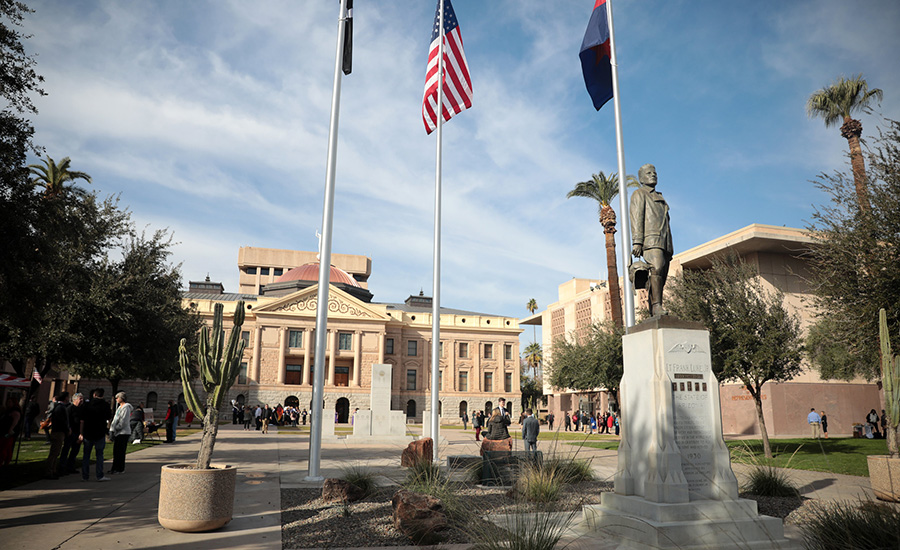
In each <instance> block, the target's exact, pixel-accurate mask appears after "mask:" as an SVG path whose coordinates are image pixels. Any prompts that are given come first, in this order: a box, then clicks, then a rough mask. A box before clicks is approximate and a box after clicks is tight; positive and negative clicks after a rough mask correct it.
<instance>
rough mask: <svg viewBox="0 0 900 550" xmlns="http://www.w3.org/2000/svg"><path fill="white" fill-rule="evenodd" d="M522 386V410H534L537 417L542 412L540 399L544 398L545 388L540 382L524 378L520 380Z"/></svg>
mask: <svg viewBox="0 0 900 550" xmlns="http://www.w3.org/2000/svg"><path fill="white" fill-rule="evenodd" d="M520 386H521V390H522V410H523V411H524V410H525V409H533V410H534V413H535V415H537V413H538V411H539V410H540V406H539V403H540V399H541V397H543V396H544V388H543V386H542V385H541V382H540V380H538V379H537V378H531V377H529V376H523V377H522V378H521V379H520Z"/></svg>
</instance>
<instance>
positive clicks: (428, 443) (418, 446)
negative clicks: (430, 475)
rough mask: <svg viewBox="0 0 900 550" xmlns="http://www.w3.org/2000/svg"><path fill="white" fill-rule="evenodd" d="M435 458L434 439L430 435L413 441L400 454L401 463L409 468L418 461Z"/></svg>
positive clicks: (429, 460)
mask: <svg viewBox="0 0 900 550" xmlns="http://www.w3.org/2000/svg"><path fill="white" fill-rule="evenodd" d="M422 460H427V461H428V462H431V461H432V460H434V440H433V439H431V438H430V437H426V438H423V439H419V440H416V441H413V442H412V443H410V444H409V445H407V446H406V448H405V449H403V454H401V455H400V465H401V466H403V467H405V468H409V467H411V466H413V465H414V464H415V463H416V462H419V461H422Z"/></svg>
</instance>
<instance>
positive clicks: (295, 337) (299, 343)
mask: <svg viewBox="0 0 900 550" xmlns="http://www.w3.org/2000/svg"><path fill="white" fill-rule="evenodd" d="M288 347H289V348H302V347H303V331H302V330H289V331H288Z"/></svg>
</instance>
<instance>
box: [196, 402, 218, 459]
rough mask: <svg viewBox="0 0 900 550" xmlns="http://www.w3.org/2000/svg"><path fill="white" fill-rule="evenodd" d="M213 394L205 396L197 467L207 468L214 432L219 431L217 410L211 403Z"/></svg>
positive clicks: (214, 443) (213, 443)
mask: <svg viewBox="0 0 900 550" xmlns="http://www.w3.org/2000/svg"><path fill="white" fill-rule="evenodd" d="M214 402H215V395H214V394H213V393H210V394H209V395H207V396H206V416H204V417H203V438H202V439H201V440H200V453H198V454H197V469H198V470H208V469H209V463H210V462H212V453H213V448H214V447H215V446H216V434H218V433H219V411H218V409H216V407H215V406H214V405H213V403H214Z"/></svg>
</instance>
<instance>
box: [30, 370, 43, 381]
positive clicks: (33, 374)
mask: <svg viewBox="0 0 900 550" xmlns="http://www.w3.org/2000/svg"><path fill="white" fill-rule="evenodd" d="M31 377H32V378H34V379H35V380H37V383H38V384H40V383H42V382H43V381H44V379H43V378H41V373H39V372H38V369H37V367H34V371H32V372H31Z"/></svg>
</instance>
